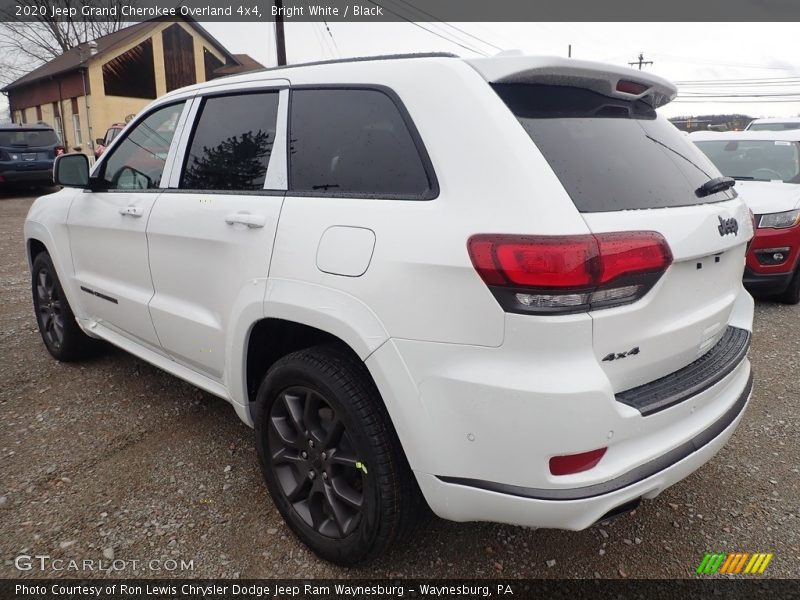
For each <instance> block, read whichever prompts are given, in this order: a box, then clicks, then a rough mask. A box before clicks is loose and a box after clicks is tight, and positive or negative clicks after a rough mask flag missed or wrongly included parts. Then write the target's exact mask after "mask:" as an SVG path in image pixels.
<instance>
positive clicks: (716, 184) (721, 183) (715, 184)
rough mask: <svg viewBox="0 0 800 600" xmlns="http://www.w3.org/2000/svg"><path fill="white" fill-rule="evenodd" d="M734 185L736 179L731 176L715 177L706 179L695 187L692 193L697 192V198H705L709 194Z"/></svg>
mask: <svg viewBox="0 0 800 600" xmlns="http://www.w3.org/2000/svg"><path fill="white" fill-rule="evenodd" d="M735 185H736V180H735V179H734V178H733V177H716V178H714V179H709V180H708V181H706V182H705V183H704V184H703V185H701V186H700V187H699V188H697V189H696V190H695V191H694V193H695V194H697V197H698V198H705V197H706V196H710V195H711V194H716V193H717V192H724V191H725V190H729V189H731V188H732V187H733V186H735Z"/></svg>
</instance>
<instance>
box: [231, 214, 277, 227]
mask: <svg viewBox="0 0 800 600" xmlns="http://www.w3.org/2000/svg"><path fill="white" fill-rule="evenodd" d="M225 222H226V223H227V224H228V225H247V226H248V227H250V228H251V229H255V228H257V227H263V226H264V225H266V224H267V217H265V216H264V215H254V214H251V213H248V212H238V213H233V214H230V215H228V216H227V217H225Z"/></svg>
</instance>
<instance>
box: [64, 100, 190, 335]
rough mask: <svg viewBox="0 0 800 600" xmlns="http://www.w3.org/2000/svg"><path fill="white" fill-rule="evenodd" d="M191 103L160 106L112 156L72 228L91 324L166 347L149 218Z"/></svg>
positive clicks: (76, 207) (75, 207)
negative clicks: (156, 315)
mask: <svg viewBox="0 0 800 600" xmlns="http://www.w3.org/2000/svg"><path fill="white" fill-rule="evenodd" d="M184 104H185V102H178V103H175V104H171V105H168V106H164V107H160V108H157V109H156V110H155V111H153V112H151V113H150V114H149V115H148V116H146V117H145V118H144V119H142V120H140V121H139V123H138V124H136V125H135V126H134V127H133V129H131V130H130V131H129V132H127V134H126V136H125V139H123V140H120V143H119V144H117V145H116V146H115V147H114V148H113V150H111V151H109V153H108V155H107V156H105V157H104V160H103V162H102V163H101V164H100V165H99V167H98V170H97V171H96V173H95V175H94V179H95V180H96V181H95V184H94V185H93V188H94V189H95V190H97V191H90V190H85V191H84V192H83V193H79V194H77V195H76V197H75V200H74V201H73V203H72V206H71V208H70V212H69V217H68V220H67V225H68V228H69V237H70V247H71V250H72V259H73V266H74V272H75V275H74V276H75V280H76V286H75V288H76V289H77V290H79V293H80V294H81V301H82V303H83V305H84V306H85V307H86V313H87V316H88V317H89V319H91V320H92V321H95V322H97V323H98V324H99V325H102V326H104V327H107V328H108V329H111V330H113V331H115V332H116V333H119V334H122V335H124V336H126V337H128V338H131V339H133V340H135V341H138V342H140V343H144V344H145V345H147V346H149V347H151V348H153V349H158V348H159V343H158V338H157V337H156V332H155V329H154V327H153V322H152V319H151V318H150V313H149V311H148V306H147V305H148V303H149V302H150V299H151V298H152V296H153V282H152V279H151V277H150V266H149V264H148V254H147V236H146V232H145V230H146V228H147V220H148V218H149V217H150V212H151V210H152V208H153V205H154V204H155V201H156V199H157V198H158V196H159V194H160V193H161V188H162V183H161V178H162V174H163V172H164V165H165V163H166V160H167V156H168V153H169V151H170V146H171V144H172V140H173V138H174V134H175V130H176V128H177V124H178V121H179V119H180V116H181V113H182V111H183V109H184Z"/></svg>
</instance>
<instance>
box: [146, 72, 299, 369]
mask: <svg viewBox="0 0 800 600" xmlns="http://www.w3.org/2000/svg"><path fill="white" fill-rule="evenodd" d="M287 83H288V82H287ZM287 97H288V94H286V93H285V92H284V93H281V92H280V91H279V90H278V89H277V88H275V89H260V90H258V91H249V92H243V91H242V92H236V93H234V94H231V93H228V94H225V95H215V96H207V97H204V98H202V99H199V98H198V99H196V100H195V102H196V104H197V105H198V108H197V116H196V118H195V119H194V127H193V129H190V126H189V125H188V124H187V126H186V128H185V133H184V138H185V139H184V142H182V143H181V146H184V145H185V146H186V152H185V156H184V157H183V158H182V164H178V163H177V162H176V163H175V170H178V169H180V171H179V172H178V173H175V174H174V175H173V177H172V185H173V186H174V187H175V188H176V189H172V190H169V191H166V192H165V193H164V194H162V195H161V196H159V198H158V200H157V202H156V204H155V207H154V208H153V212H152V214H151V216H150V221H149V224H148V227H147V237H148V240H149V246H150V272H151V273H152V277H153V285H154V288H155V295H154V296H153V299H152V301H151V302H150V314H151V315H152V318H153V322H154V324H155V328H156V331H157V332H158V337H159V340H160V341H161V344H162V347H163V348H164V350H165V351H166V352H167V353H168V354H169V355H170V356H171V357H172V358H173V359H174V360H176V361H177V362H179V363H181V364H183V365H184V366H187V367H189V368H191V369H193V370H195V371H197V372H200V373H202V374H204V375H206V376H208V377H211V378H213V379H216V380H218V381H221V382H224V380H225V377H224V372H225V367H226V364H225V356H226V342H229V341H230V340H231V336H232V335H234V331H235V329H236V317H237V315H240V314H242V313H243V311H245V309H246V307H248V306H249V307H251V308H252V307H254V306H256V307H257V308H258V310H261V306H262V303H263V295H264V289H265V282H266V277H267V274H268V272H269V263H270V256H271V253H272V243H273V240H274V238H275V230H276V227H277V224H278V217H279V215H280V210H281V205H282V203H283V196H284V193H285V184H284V183H282V182H285V176H283V177H280V176H276V170H277V171H283V173H285V148H286V140H285V116H282V118H280V119H279V118H278V113H279V110H278V108H279V105H281V103H282V101H284V100H286V99H287ZM280 113H281V115H285V104H283V106H282V107H281V111H280ZM276 136H277V139H276Z"/></svg>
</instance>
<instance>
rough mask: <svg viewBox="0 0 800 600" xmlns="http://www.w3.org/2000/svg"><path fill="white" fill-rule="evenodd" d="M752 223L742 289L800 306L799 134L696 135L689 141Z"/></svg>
mask: <svg viewBox="0 0 800 600" xmlns="http://www.w3.org/2000/svg"><path fill="white" fill-rule="evenodd" d="M689 139H691V140H692V141H693V142H694V143H695V144H697V146H698V147H699V148H700V150H702V151H703V152H704V153H705V154H706V156H708V158H709V159H710V160H711V161H712V162H713V163H714V164H715V165H716V166H717V168H718V169H719V170H720V171H721V172H722V173H724V174H725V175H727V176H729V177H733V178H734V179H736V180H737V183H736V189H737V190H738V192H739V193H740V194H741V196H742V199H743V200H744V201H745V202H746V203H747V205H748V207H749V208H750V210H751V211H752V212H753V214H754V215H755V218H756V223H757V228H756V232H755V237H754V238H753V241H752V243H751V244H750V249H749V252H748V253H747V266H746V268H745V273H744V284H745V287H746V288H747V289H749V290H750V291H752V292H753V293H754V294H756V293H757V294H760V295H770V296H774V297H776V298H777V299H779V300H781V301H782V302H785V303H787V304H797V303H798V302H800V129H797V130H794V131H729V132H725V133H711V132H701V131H698V132H695V133H692V134H691V135H690V136H689Z"/></svg>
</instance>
